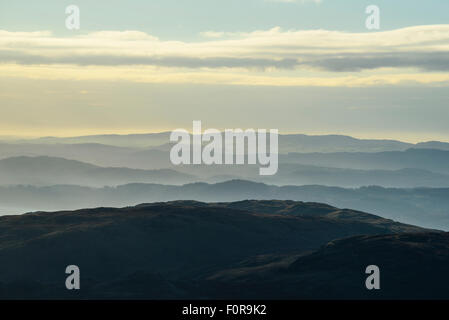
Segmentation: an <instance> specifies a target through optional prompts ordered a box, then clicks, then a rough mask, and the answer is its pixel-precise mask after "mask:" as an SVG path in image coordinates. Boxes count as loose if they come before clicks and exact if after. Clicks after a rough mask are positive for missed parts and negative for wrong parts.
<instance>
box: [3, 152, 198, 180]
mask: <svg viewBox="0 0 449 320" xmlns="http://www.w3.org/2000/svg"><path fill="white" fill-rule="evenodd" d="M0 176H1V181H0V184H2V185H20V184H23V185H35V186H42V185H44V186H45V185H46V186H48V185H55V184H73V185H81V186H92V187H102V186H116V185H120V184H126V183H132V182H149V183H162V184H185V183H188V182H194V181H196V180H197V179H196V178H195V177H194V176H192V175H189V174H187V173H181V172H177V171H175V170H173V169H157V170H141V169H130V168H116V167H99V166H95V165H92V164H88V163H84V162H80V161H76V160H67V159H63V158H54V157H44V156H41V157H14V158H7V159H2V160H0Z"/></svg>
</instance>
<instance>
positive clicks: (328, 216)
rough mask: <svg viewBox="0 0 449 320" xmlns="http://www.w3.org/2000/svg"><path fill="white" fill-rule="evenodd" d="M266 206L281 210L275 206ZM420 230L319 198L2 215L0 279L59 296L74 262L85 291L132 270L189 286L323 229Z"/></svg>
mask: <svg viewBox="0 0 449 320" xmlns="http://www.w3.org/2000/svg"><path fill="white" fill-rule="evenodd" d="M264 207H266V209H265V210H264V209H263V208H264ZM273 207H277V208H282V207H284V209H285V210H286V211H285V210H284V212H283V213H282V214H280V213H279V212H276V211H272V208H273ZM289 210H290V211H289ZM259 212H271V213H269V214H265V213H259ZM425 231H426V230H425V229H421V228H418V227H414V226H409V225H403V224H400V223H396V222H394V221H391V220H386V219H382V218H380V217H376V216H373V215H369V214H366V213H362V212H356V211H351V210H344V213H343V212H342V211H341V210H340V209H337V208H332V207H330V206H326V205H321V204H315V203H312V204H308V203H294V202H286V203H282V202H270V201H266V202H261V203H258V202H251V203H248V202H241V203H230V204H223V203H221V204H203V203H198V202H191V201H188V202H173V203H155V204H145V205H140V206H137V207H128V208H122V209H115V208H97V209H85V210H79V211H63V212H53V213H45V212H40V213H30V214H25V215H21V216H4V217H0V283H3V288H6V289H5V290H6V291H8V292H9V293H11V292H16V297H29V296H30V295H32V294H37V293H39V294H40V297H44V296H46V295H48V296H49V297H56V296H58V297H61V296H62V297H65V296H66V295H67V294H68V293H67V290H65V289H64V288H63V284H64V279H65V276H66V275H65V274H64V270H65V267H66V266H67V265H70V264H76V265H78V266H79V267H80V268H81V270H82V274H83V286H85V287H86V288H87V290H86V291H85V292H86V293H85V294H89V295H92V296H104V295H107V292H108V290H109V289H105V288H104V286H106V287H109V288H110V286H113V287H114V286H118V285H125V287H126V284H127V283H128V281H131V283H133V281H134V280H135V281H137V283H138V282H139V281H140V280H142V279H141V277H144V278H145V279H147V280H145V281H148V279H151V281H153V280H154V281H156V283H157V284H158V285H161V286H163V287H166V286H168V287H171V285H172V284H173V285H174V283H177V284H176V286H177V287H178V286H179V285H180V283H183V282H187V284H186V285H187V288H184V289H185V290H187V292H188V294H189V295H194V294H195V293H193V292H192V291H191V290H192V288H190V286H191V285H193V284H194V282H195V281H197V280H196V279H198V281H202V280H201V279H204V278H205V277H206V276H207V275H212V274H214V273H215V272H219V271H220V270H223V269H228V268H231V267H232V266H233V265H235V264H236V263H239V261H241V260H244V259H248V258H250V257H254V256H259V255H290V254H292V253H294V254H301V253H305V252H307V251H310V250H316V249H317V248H319V247H320V246H321V245H322V244H324V243H326V242H328V241H331V240H332V239H335V238H342V237H348V236H354V235H360V234H389V233H400V232H425ZM36 270H39V272H38V273H36ZM124 279H125V280H124ZM126 279H127V280H126ZM132 279H134V280H132ZM136 279H137V280H136ZM139 279H140V280H139ZM15 280H20V282H19V284H18V283H15V282H14V281H15ZM120 283H121V284H120ZM0 287H1V286H0ZM30 287H31V289H32V290H31V289H30V290H28V289H27V290H25V289H23V288H30ZM168 287H167V288H168ZM21 288H22V289H23V290H22V289H21ZM101 288H103V289H101ZM131 289H132V287H131V288H130V287H126V290H131ZM114 290H115V289H114ZM175 291H176V290H175ZM0 292H1V290H0ZM33 292H34V293H33ZM169 292H171V291H170V290H169ZM113 293H114V294H117V295H118V294H120V292H117V291H113ZM147 294H148V292H147ZM170 294H171V295H172V296H171V297H172V298H174V297H177V295H176V294H175V293H174V292H171V293H170Z"/></svg>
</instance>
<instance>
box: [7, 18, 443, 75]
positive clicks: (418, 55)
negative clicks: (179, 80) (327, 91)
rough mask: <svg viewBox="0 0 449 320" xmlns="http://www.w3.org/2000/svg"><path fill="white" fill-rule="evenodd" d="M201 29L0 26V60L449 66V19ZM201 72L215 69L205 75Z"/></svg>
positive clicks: (394, 68)
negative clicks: (167, 34)
mask: <svg viewBox="0 0 449 320" xmlns="http://www.w3.org/2000/svg"><path fill="white" fill-rule="evenodd" d="M202 35H203V36H204V37H205V40H203V41H196V42H182V41H164V40H161V39H159V38H157V37H155V36H153V35H150V34H147V33H144V32H140V31H100V32H93V33H88V34H84V35H78V36H69V37H58V36H55V35H53V34H52V33H50V32H48V31H39V32H9V31H0V69H1V68H2V64H3V67H4V66H5V65H16V66H17V68H18V67H20V66H24V67H25V66H31V65H44V66H52V65H53V66H57V68H58V69H61V68H64V66H65V68H67V69H70V70H73V68H72V67H73V66H79V67H83V68H89V70H92V67H108V68H109V69H111V68H114V67H115V68H120V67H130V68H128V69H129V70H128V72H132V70H133V69H134V70H136V68H135V66H140V68H143V69H145V68H144V67H147V68H146V69H145V70H148V68H150V69H151V68H153V69H151V70H153V71H152V72H155V71H154V70H161V69H163V70H164V72H168V73H170V72H174V73H176V74H177V75H181V74H182V75H183V76H182V77H184V75H185V74H188V73H190V74H191V75H192V74H193V73H197V75H198V78H202V79H204V78H208V79H211V78H212V77H218V76H217V73H222V74H226V77H224V78H226V79H227V80H229V79H231V78H232V77H234V78H235V77H237V75H238V78H239V79H243V78H245V77H246V79H248V76H249V74H250V73H251V77H255V75H254V74H253V73H260V72H263V73H264V74H263V77H272V79H273V82H274V81H276V79H277V77H279V76H282V77H291V78H292V79H299V78H300V79H301V81H299V82H300V83H303V79H306V78H307V77H309V78H310V79H312V78H313V79H323V78H328V77H339V78H342V77H347V76H348V75H346V74H345V75H344V76H342V77H340V76H337V75H338V74H340V73H351V74H354V75H357V74H359V76H358V77H362V76H363V78H365V79H368V78H369V77H372V76H374V77H381V78H382V77H384V75H379V74H374V73H377V72H382V70H385V69H388V70H389V74H391V75H393V74H400V73H404V74H405V75H404V76H402V79H403V80H404V81H409V80H410V79H409V74H415V75H416V74H420V73H422V74H424V73H429V74H430V73H432V74H433V75H432V77H427V78H426V79H430V78H432V79H434V80H435V81H445V80H444V79H445V78H444V79H443V80H442V79H441V77H437V76H435V72H440V73H447V72H448V71H449V25H427V26H415V27H409V28H403V29H397V30H390V31H382V32H366V33H349V32H340V31H328V30H305V31H304V30H282V29H281V28H279V27H276V28H273V29H269V30H258V31H253V32H215V31H207V32H204V33H203V34H202ZM133 66H134V67H133ZM154 68H156V69H154ZM157 68H159V69H157ZM109 69H108V70H109ZM134 73H135V74H137V72H134ZM206 73H212V76H211V77H205V76H204V75H205V74H206ZM279 73H281V75H280V74H279ZM92 74H93V73H92ZM320 74H322V76H320ZM159 75H160V73H159ZM139 76H141V75H139ZM259 79H260V78H259ZM370 79H373V78H370ZM395 79H396V80H397V79H399V78H397V77H396V78H395ZM265 80H266V78H264V82H266V81H265ZM382 81H383V80H382ZM382 81H381V82H382ZM237 82H238V81H237ZM243 82H245V81H243ZM256 82H257V81H256ZM286 82H288V81H283V83H286ZM324 82H326V83H329V81H324ZM369 82H370V83H372V81H371V80H370V81H369ZM292 83H298V81H296V80H295V81H292Z"/></svg>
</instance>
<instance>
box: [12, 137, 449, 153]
mask: <svg viewBox="0 0 449 320" xmlns="http://www.w3.org/2000/svg"><path fill="white" fill-rule="evenodd" d="M169 137H170V132H160V133H147V134H129V135H117V134H109V135H108V134H106V135H89V136H79V137H67V138H63V137H42V138H37V139H22V140H11V141H10V142H11V143H15V142H18V143H30V144H80V143H97V144H105V145H110V146H117V147H132V148H150V147H158V146H161V145H164V144H167V143H169ZM279 145H280V151H281V152H282V153H288V152H382V151H403V150H406V149H409V148H429V147H430V148H436V149H442V150H449V143H447V142H439V141H428V142H420V143H417V144H413V143H407V142H402V141H397V140H387V139H357V138H354V137H351V136H345V135H336V134H329V135H306V134H280V135H279Z"/></svg>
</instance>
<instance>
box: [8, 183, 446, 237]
mask: <svg viewBox="0 0 449 320" xmlns="http://www.w3.org/2000/svg"><path fill="white" fill-rule="evenodd" d="M186 199H189V200H198V201H206V202H220V201H226V202H227V201H239V200H246V199H256V200H265V199H279V200H298V201H309V202H326V203H329V204H330V205H333V206H336V207H340V208H353V209H356V210H361V211H366V212H372V213H374V214H377V215H380V216H382V217H386V218H390V219H394V220H397V221H401V222H404V223H409V224H416V225H420V226H424V227H428V228H437V229H442V230H449V215H448V209H447V208H448V207H449V188H412V189H399V188H382V187H375V186H373V187H362V188H356V189H345V188H338V187H324V186H316V185H309V186H282V187H279V186H274V185H267V184H263V183H255V182H250V181H244V180H232V181H227V182H223V183H215V184H208V183H192V184H186V185H183V186H173V185H160V184H138V183H137V184H136V183H134V184H127V185H121V186H118V187H103V188H90V187H81V186H71V185H56V186H49V187H35V186H6V187H1V186H0V214H17V213H23V212H28V211H38V210H41V211H42V210H44V211H45V210H61V209H67V210H73V209H81V208H89V207H98V206H108V207H122V206H132V205H136V204H138V203H142V202H154V201H172V200H186Z"/></svg>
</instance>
